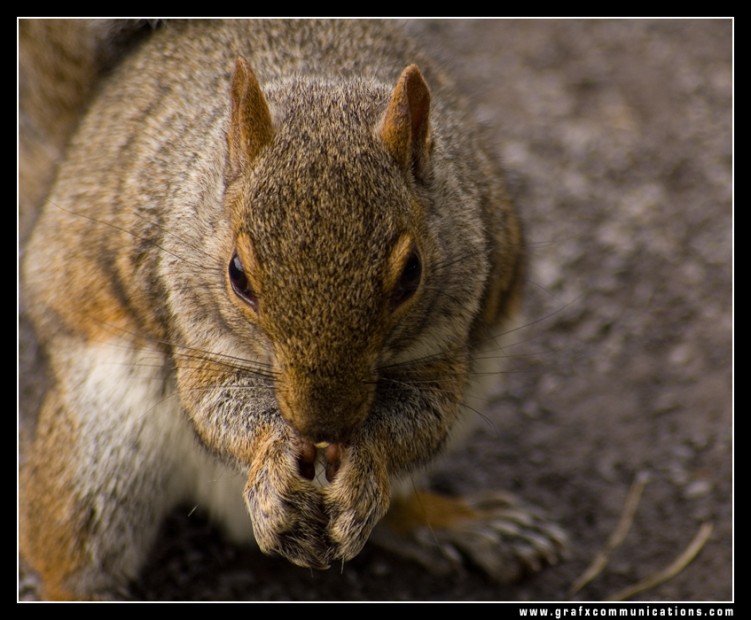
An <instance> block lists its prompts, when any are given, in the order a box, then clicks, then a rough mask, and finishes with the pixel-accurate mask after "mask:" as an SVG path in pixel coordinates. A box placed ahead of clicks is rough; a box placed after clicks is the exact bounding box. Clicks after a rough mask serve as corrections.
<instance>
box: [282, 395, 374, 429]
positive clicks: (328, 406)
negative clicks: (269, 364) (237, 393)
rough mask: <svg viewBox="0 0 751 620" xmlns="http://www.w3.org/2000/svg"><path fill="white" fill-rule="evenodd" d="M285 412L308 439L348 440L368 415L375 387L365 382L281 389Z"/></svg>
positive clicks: (286, 416)
mask: <svg viewBox="0 0 751 620" xmlns="http://www.w3.org/2000/svg"><path fill="white" fill-rule="evenodd" d="M277 394H278V402H279V408H280V410H281V412H282V416H283V417H284V419H285V420H286V421H287V423H288V424H290V425H291V426H292V427H293V428H294V429H295V431H297V433H298V434H299V435H300V436H301V437H303V438H304V439H305V440H307V441H310V442H312V443H314V444H317V443H322V442H324V443H332V444H339V443H348V442H349V440H350V438H351V436H352V434H353V433H354V432H355V430H357V428H359V427H360V426H361V425H362V424H363V422H364V421H365V419H366V418H367V417H368V413H369V411H370V407H371V404H372V402H373V396H374V390H373V389H371V388H369V386H367V385H365V384H359V385H356V386H353V387H350V388H349V389H346V388H344V387H343V386H316V385H312V386H310V387H309V388H308V389H299V388H298V389H289V388H287V389H284V390H279V391H278V392H277Z"/></svg>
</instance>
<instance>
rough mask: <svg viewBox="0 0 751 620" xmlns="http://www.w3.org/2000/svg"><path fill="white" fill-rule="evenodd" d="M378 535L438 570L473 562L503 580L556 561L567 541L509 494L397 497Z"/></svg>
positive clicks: (379, 540)
mask: <svg viewBox="0 0 751 620" xmlns="http://www.w3.org/2000/svg"><path fill="white" fill-rule="evenodd" d="M373 538H374V542H376V543H378V544H380V545H381V546H382V547H385V548H386V549H389V550H391V551H393V552H395V553H398V554H399V555H401V556H404V557H407V558H408V559H411V560H413V561H416V562H418V563H420V564H422V565H423V566H425V568H427V569H428V570H430V571H431V572H433V573H436V574H446V573H450V572H454V571H456V570H459V569H461V567H462V566H463V565H467V564H468V565H471V566H474V567H476V568H479V569H480V570H481V571H482V572H483V573H485V574H486V575H487V576H488V577H490V578H491V579H492V580H494V581H496V582H498V583H511V582H514V581H517V580H519V579H520V578H522V577H524V576H526V575H530V574H533V573H536V572H537V571H539V570H541V569H542V568H544V567H545V566H549V565H553V564H556V563H557V562H558V561H559V560H560V559H562V557H563V556H564V554H565V551H566V547H567V544H568V543H567V536H566V534H565V532H564V531H563V530H562V529H561V528H560V527H558V526H557V525H556V524H555V523H553V522H551V521H550V520H548V519H547V518H546V517H545V516H544V515H542V514H541V513H540V512H539V511H538V510H536V509H534V508H532V507H530V506H528V505H525V504H522V503H521V502H520V501H519V500H518V499H516V498H514V497H512V496H511V495H508V494H505V493H486V494H483V495H480V496H476V497H470V498H452V497H444V496H441V495H436V494H433V493H428V492H419V493H415V494H414V495H413V496H411V497H408V498H404V499H400V500H397V501H395V502H394V504H393V506H392V510H391V511H390V512H389V514H388V515H387V517H386V518H385V519H384V523H383V525H381V526H379V527H378V528H376V531H375V533H374V536H373Z"/></svg>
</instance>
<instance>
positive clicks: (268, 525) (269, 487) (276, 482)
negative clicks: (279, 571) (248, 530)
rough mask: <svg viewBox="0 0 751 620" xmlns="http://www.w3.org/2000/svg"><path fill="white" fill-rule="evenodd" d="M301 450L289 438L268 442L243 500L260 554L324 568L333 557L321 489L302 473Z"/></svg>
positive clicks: (304, 565)
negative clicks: (261, 552) (275, 555)
mask: <svg viewBox="0 0 751 620" xmlns="http://www.w3.org/2000/svg"><path fill="white" fill-rule="evenodd" d="M301 452H302V446H301V445H300V444H299V442H297V441H295V440H294V439H292V438H290V437H288V436H287V437H278V438H276V439H275V440H271V441H269V442H267V443H266V445H265V446H264V449H263V450H261V451H260V453H258V454H257V455H256V457H255V459H254V462H253V466H252V467H251V469H250V473H249V476H248V482H247V484H246V485H245V491H244V493H243V497H244V499H245V505H246V507H247V509H248V513H249V514H250V518H251V522H252V525H253V534H254V537H255V540H256V542H257V543H258V546H259V547H260V549H261V551H263V552H264V553H267V554H270V555H271V554H278V555H281V556H282V557H285V558H287V559H288V560H289V561H290V562H292V563H293V564H297V565H298V566H303V567H310V568H319V569H324V568H328V567H329V564H330V562H331V560H332V558H333V555H334V554H333V550H332V545H331V542H330V541H329V538H328V533H327V526H328V517H327V515H326V509H325V505H324V498H323V494H322V493H321V490H320V489H319V488H317V487H316V486H314V485H313V484H311V483H310V482H309V481H308V480H307V479H306V478H305V477H303V475H302V474H301V473H300V454H301Z"/></svg>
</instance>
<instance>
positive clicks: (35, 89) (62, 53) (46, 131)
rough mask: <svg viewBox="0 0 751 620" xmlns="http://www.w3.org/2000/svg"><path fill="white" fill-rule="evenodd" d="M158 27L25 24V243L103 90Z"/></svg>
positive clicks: (21, 75)
mask: <svg viewBox="0 0 751 620" xmlns="http://www.w3.org/2000/svg"><path fill="white" fill-rule="evenodd" d="M156 25H157V24H156V22H152V21H148V20H124V19H123V20H114V19H112V20H77V19H22V20H20V21H19V25H18V26H19V27H18V37H19V38H18V44H19V50H18V58H19V67H18V85H19V92H18V104H19V115H18V118H19V125H18V132H19V145H18V146H19V153H18V155H19V161H18V174H19V178H18V186H19V234H20V238H21V240H24V239H25V238H26V236H27V235H28V233H29V231H30V228H31V225H32V223H33V221H34V220H35V219H36V215H37V212H38V209H39V206H40V205H41V203H42V201H43V200H44V199H45V197H46V196H47V193H48V191H49V189H50V185H51V183H52V181H53V179H54V176H55V171H56V168H57V163H58V161H59V159H60V155H61V153H62V151H63V149H64V148H65V145H66V143H67V141H68V139H69V138H70V135H71V133H72V131H73V129H74V128H75V126H76V124H77V122H78V120H79V118H80V116H81V114H82V112H83V111H84V110H85V109H86V105H87V104H88V102H89V99H90V97H91V95H92V93H93V92H94V91H95V89H96V87H97V84H98V83H99V81H100V80H101V79H102V77H103V76H104V75H106V73H107V72H108V71H109V70H110V69H111V68H112V67H113V66H115V65H116V64H117V63H118V62H119V61H120V60H121V59H122V58H123V56H124V55H125V54H127V53H128V51H129V50H130V49H132V48H133V47H134V46H135V45H136V44H137V42H138V41H140V40H141V39H142V38H143V37H144V36H147V35H148V32H149V31H150V30H151V29H152V28H153V27H155V26H156Z"/></svg>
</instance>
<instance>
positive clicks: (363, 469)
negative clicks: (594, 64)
mask: <svg viewBox="0 0 751 620" xmlns="http://www.w3.org/2000/svg"><path fill="white" fill-rule="evenodd" d="M96 23H98V22H96ZM96 23H95V24H96ZM29 27H30V26H29ZM44 27H45V28H48V29H55V28H60V29H63V30H65V29H66V28H70V27H71V26H70V24H69V23H66V22H54V21H52V22H50V23H47V24H45V25H44ZM72 27H73V28H74V32H73V34H72V35H70V34H69V35H67V36H65V37H61V40H69V41H71V42H72V41H75V39H76V38H78V37H80V36H81V32H91V31H92V30H93V31H97V32H100V33H105V34H104V35H98V36H99V38H98V39H97V40H98V41H100V42H102V41H104V42H106V41H107V37H108V36H110V35H107V34H106V33H111V32H113V29H112V28H111V27H98V26H97V27H93V28H92V27H91V26H90V25H88V22H87V23H86V24H81V23H75V24H74V26H72ZM115 30H117V28H116V27H115ZM149 30H150V31H149V32H148V33H147V34H146V35H144V36H139V37H138V39H137V40H136V42H135V43H133V44H132V45H130V46H121V47H122V48H123V50H124V51H122V52H121V53H120V55H119V56H118V57H116V58H115V59H114V60H113V58H112V57H113V56H114V54H109V55H104V56H105V57H106V62H105V61H101V58H102V55H101V54H100V55H99V56H97V58H99V59H100V60H98V61H92V62H90V63H89V64H88V65H87V64H86V63H78V64H79V66H84V70H85V71H86V74H85V79H79V80H78V82H80V84H81V86H80V88H79V89H78V90H77V91H75V88H74V87H71V88H73V90H74V91H75V92H76V94H75V95H74V96H72V97H69V98H68V99H67V101H68V107H69V113H68V114H67V116H66V117H65V118H63V120H59V121H58V120H56V119H58V118H59V117H56V116H55V115H54V114H49V113H48V112H45V110H44V107H43V104H45V102H49V100H50V98H49V97H47V98H45V97H39V98H38V100H39V101H41V103H39V101H36V100H35V101H31V103H29V106H30V107H32V108H33V107H34V106H36V109H34V110H31V111H27V110H25V109H24V102H25V101H29V100H28V99H24V98H23V97H22V98H21V108H22V109H21V118H22V119H23V118H25V117H26V116H28V117H30V118H32V119H37V120H38V119H47V120H45V121H44V122H47V123H55V122H57V123H58V124H59V125H60V126H61V127H58V128H57V133H55V136H57V137H54V136H53V137H52V138H50V140H52V141H55V145H56V150H55V151H54V153H55V154H56V157H50V158H49V161H48V162H47V163H46V164H45V165H42V166H40V171H39V172H38V174H39V175H41V176H43V177H45V178H46V179H47V181H45V180H43V179H42V180H40V185H41V187H42V189H39V188H37V187H31V188H29V190H28V191H29V192H30V193H31V194H34V192H36V194H34V195H32V196H31V197H29V198H28V202H29V203H31V202H34V201H35V200H36V201H40V200H41V198H40V196H39V194H40V193H41V192H43V191H45V192H46V185H45V183H47V184H49V183H50V182H51V181H49V179H52V178H53V177H54V182H53V183H52V184H51V188H50V189H49V192H48V195H47V196H46V199H45V200H44V201H43V206H42V207H41V212H40V215H39V217H38V218H37V221H36V223H35V225H34V228H33V231H32V233H31V235H30V238H29V240H28V243H27V244H26V247H25V248H24V252H23V254H24V255H23V260H22V273H21V278H22V286H23V295H24V300H25V305H26V307H27V309H28V313H29V315H30V316H31V319H32V322H33V325H34V328H35V331H36V333H37V336H38V338H39V340H40V342H41V343H42V344H43V346H44V349H45V351H46V354H47V357H48V361H49V366H50V369H51V376H52V380H51V382H52V385H51V386H50V389H49V391H48V392H47V394H46V396H45V399H44V402H43V404H42V406H41V409H40V412H39V415H38V419H37V421H36V426H35V428H34V432H33V437H32V438H31V439H30V440H29V443H28V446H23V448H22V454H21V456H22V458H21V464H20V473H19V480H20V482H19V548H20V555H21V557H22V558H23V560H24V562H26V563H27V564H28V566H30V567H31V569H32V570H33V571H34V572H35V573H37V574H38V575H39V577H40V580H41V584H42V590H43V592H42V595H43V596H44V597H46V598H50V599H97V598H108V597H111V596H113V594H112V593H113V592H117V591H118V588H122V586H124V585H127V584H128V583H129V581H130V580H132V579H135V578H137V575H138V573H139V570H140V568H141V566H142V565H143V563H144V560H145V558H146V555H147V553H148V551H149V550H150V548H151V547H152V546H153V544H154V542H155V539H156V537H157V535H158V531H159V525H160V522H161V521H162V519H163V518H164V517H165V516H166V515H167V514H168V512H170V511H171V510H173V509H175V507H176V506H178V505H180V504H181V503H183V502H186V501H191V502H193V503H194V504H197V505H198V506H199V507H201V508H202V509H204V510H205V511H206V512H207V513H208V514H209V515H210V516H211V517H212V518H214V519H216V521H217V522H218V523H220V524H222V526H223V527H224V529H225V531H226V532H227V535H228V536H230V537H231V538H232V539H233V540H238V541H245V542H248V541H252V540H255V542H256V543H257V545H258V546H259V548H260V550H261V551H262V552H264V553H266V554H277V555H281V556H283V557H285V558H287V559H288V560H289V561H291V562H292V563H294V564H296V565H299V566H302V567H312V568H317V569H324V568H327V567H328V566H330V565H331V564H332V563H334V562H342V561H347V560H350V559H351V558H353V557H355V556H356V555H357V554H358V553H359V552H360V551H361V549H362V548H363V546H364V545H365V543H366V541H367V540H368V539H369V538H372V539H373V540H374V541H375V542H378V543H381V544H383V545H385V546H386V547H388V548H391V549H395V550H398V551H400V552H402V553H404V554H406V555H407V556H409V557H411V558H412V559H415V560H417V561H421V562H423V563H424V564H426V565H429V566H431V567H433V568H434V569H440V568H441V567H442V566H448V565H450V566H455V565H456V563H457V562H460V561H461V558H460V556H464V557H467V558H469V561H470V562H472V563H474V564H477V565H479V566H481V567H482V568H483V570H484V571H485V572H487V573H488V575H489V576H490V577H491V578H494V579H498V580H500V581H508V580H513V579H515V578H517V577H518V576H519V575H520V574H522V573H524V572H527V571H531V570H535V569H537V568H539V567H540V566H542V565H545V564H552V563H555V562H556V561H557V560H558V559H559V558H560V557H561V555H562V552H563V549H564V547H565V536H564V534H563V533H562V531H561V530H560V529H559V528H557V526H555V525H554V524H552V523H549V522H548V521H547V520H546V519H545V518H544V517H542V516H540V515H538V514H537V513H536V512H535V511H534V510H533V509H527V507H526V506H523V505H521V504H518V503H516V502H517V501H516V500H513V499H509V497H508V496H507V495H505V494H503V493H500V492H499V493H489V494H485V495H481V496H479V497H469V498H462V497H448V496H443V495H439V494H437V493H434V492H432V491H429V490H427V488H422V487H418V485H417V482H416V480H420V479H421V478H422V477H423V476H422V472H424V471H425V470H426V468H427V467H428V466H429V465H430V464H431V463H433V462H434V461H435V460H436V458H437V457H438V455H439V454H442V453H443V452H444V451H445V450H447V449H449V447H450V446H451V445H453V444H454V443H455V442H456V441H458V440H459V438H460V437H461V436H462V435H466V432H467V431H466V429H467V428H468V427H469V422H471V421H472V419H473V418H476V417H477V415H476V414H474V415H473V414H472V413H471V411H473V410H470V409H469V407H466V406H465V404H466V403H467V402H471V403H472V406H473V407H475V406H476V401H475V400H474V399H476V398H477V397H478V396H479V395H482V394H483V393H484V392H486V391H487V389H488V383H489V382H490V383H491V384H493V383H494V382H495V381H496V380H497V375H494V374H493V373H492V372H487V371H486V365H487V364H488V363H489V362H491V361H492V360H489V359H488V358H490V357H496V356H490V355H484V354H483V352H487V351H489V350H490V351H492V350H497V348H498V342H497V340H496V338H497V337H498V335H499V334H502V333H503V331H504V329H508V326H509V324H510V323H509V322H510V321H511V320H513V317H514V315H515V313H516V311H517V309H518V306H519V303H520V298H521V294H522V285H523V281H524V266H525V251H524V243H523V237H522V230H521V224H520V220H519V217H518V215H517V213H516V211H515V210H514V208H513V206H512V204H511V201H510V199H509V196H508V192H507V190H506V188H505V185H504V181H503V175H502V173H501V171H500V168H499V166H498V164H497V162H496V161H495V160H494V158H493V157H492V156H491V155H490V151H489V149H488V148H487V147H486V146H485V143H484V138H483V136H482V132H481V131H480V130H479V129H478V126H477V123H476V122H474V121H473V120H472V118H471V114H470V113H469V112H468V108H467V105H466V104H465V103H464V101H463V99H462V98H461V97H460V96H459V95H458V94H457V93H456V89H455V88H454V87H453V86H452V84H451V81H450V80H449V78H447V77H446V75H445V74H444V73H443V72H442V71H440V70H439V69H438V68H437V67H436V65H435V63H434V62H432V61H431V60H430V59H429V58H427V57H426V56H425V55H424V54H423V53H422V52H421V51H420V50H419V49H418V47H417V45H416V43H415V42H414V41H413V40H412V39H411V38H409V37H408V36H407V35H405V34H404V33H403V32H402V31H401V29H400V27H399V25H398V24H396V23H393V22H390V21H376V20H354V21H350V20H329V21H313V20H259V21H252V20H226V21H225V20H206V21H204V20H185V21H169V20H167V21H165V22H162V23H160V24H158V26H156V27H153V28H151V27H150V28H149ZM68 32H70V31H68ZM110 38H112V37H110ZM49 40H51V39H40V38H34V37H31V38H29V39H28V40H24V38H23V36H22V37H21V45H22V47H23V45H24V44H27V45H29V46H43V45H45V44H46V42H47V41H49ZM94 47H95V46H93V45H91V46H89V48H85V46H84V45H83V43H81V44H80V45H79V48H81V49H89V50H91V49H94ZM126 47H127V50H126V49H125V48H126ZM97 49H101V46H100V48H97ZM118 49H120V48H118ZM89 53H91V54H95V52H91V51H90V52H89ZM21 56H22V58H23V57H24V54H23V52H22V54H21ZM42 56H43V55H42ZM58 56H59V58H58V60H56V62H64V61H65V56H64V55H58ZM28 57H31V58H32V60H33V58H34V55H33V54H29V55H28ZM37 57H39V55H37ZM46 57H47V58H49V54H48V55H47V56H46ZM96 62H99V63H100V64H99V65H97V64H96ZM73 64H74V65H75V63H73ZM92 67H93V68H92ZM21 69H22V71H21V82H22V89H23V88H31V87H30V86H24V84H28V83H29V81H33V79H34V78H35V74H34V62H32V61H30V62H28V63H26V64H24V63H23V62H22V64H21ZM99 69H101V70H99ZM74 70H75V67H74V68H73V69H71V71H74ZM61 74H62V75H63V78H64V77H65V72H61V71H59V70H48V71H46V72H45V71H44V70H42V71H40V72H38V75H37V76H36V77H37V78H39V77H40V76H41V78H42V79H45V80H53V81H54V79H55V78H56V76H57V77H59V76H60V75H61ZM91 82H94V83H91ZM65 86H66V85H61V88H63V87H65ZM67 86H71V85H70V83H68V84H67ZM44 87H45V88H46V89H48V90H49V91H50V92H52V93H55V92H56V91H55V84H50V83H48V84H45V85H44ZM53 99H54V97H53ZM47 104H48V105H51V104H49V103H47ZM65 119H68V120H65ZM42 124H43V123H42ZM42 129H44V127H43V128H42ZM23 131H24V124H23V122H22V124H21V133H23ZM42 133H43V132H42ZM43 139H44V136H43V135H42V137H41V138H40V140H43ZM22 144H24V138H23V136H22ZM32 155H33V153H32ZM23 158H24V154H23V152H22V159H23ZM21 169H22V170H24V169H25V170H28V171H29V172H28V177H27V178H28V179H29V181H28V183H27V185H28V184H30V185H33V178H34V174H35V169H34V166H33V165H29V166H28V167H27V168H24V166H23V162H22V165H21ZM51 170H53V172H51ZM25 187H26V185H25V184H24V183H22V184H21V194H22V206H23V195H24V191H25V190H24V188H25ZM510 532H513V534H511V533H510ZM479 540H482V543H481V544H479V543H478V541H479ZM517 542H518V544H516V543H517ZM450 549H453V550H454V551H453V552H450ZM447 550H449V551H447Z"/></svg>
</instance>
